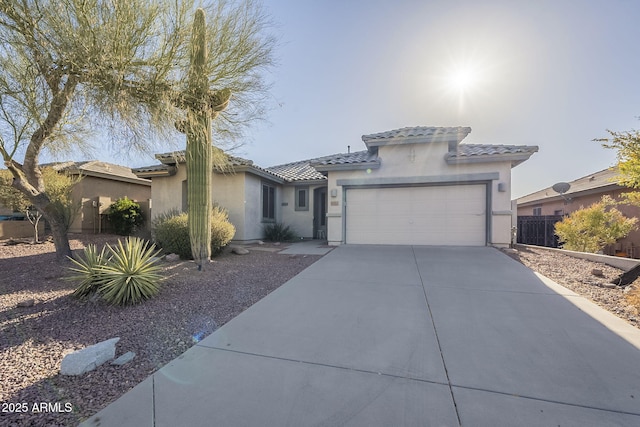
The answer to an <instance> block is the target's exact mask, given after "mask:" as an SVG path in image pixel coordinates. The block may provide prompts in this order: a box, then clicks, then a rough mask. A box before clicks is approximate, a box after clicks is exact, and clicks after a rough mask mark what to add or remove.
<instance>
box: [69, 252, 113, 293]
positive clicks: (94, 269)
mask: <svg viewBox="0 0 640 427" xmlns="http://www.w3.org/2000/svg"><path fill="white" fill-rule="evenodd" d="M105 249H106V248H105V247H103V248H102V250H101V251H100V252H98V249H97V248H96V245H88V246H87V247H86V248H84V259H83V258H80V259H78V260H75V259H73V258H69V259H70V260H71V262H73V263H74V264H75V267H69V270H71V271H72V272H73V273H72V274H71V275H70V276H68V277H66V279H67V280H70V281H74V282H79V285H78V288H77V289H76V290H75V291H73V296H75V297H77V298H87V297H88V296H90V295H91V294H93V293H94V292H96V291H97V290H98V286H99V285H100V283H99V278H100V268H101V267H103V266H104V265H106V263H107V256H106V255H105Z"/></svg>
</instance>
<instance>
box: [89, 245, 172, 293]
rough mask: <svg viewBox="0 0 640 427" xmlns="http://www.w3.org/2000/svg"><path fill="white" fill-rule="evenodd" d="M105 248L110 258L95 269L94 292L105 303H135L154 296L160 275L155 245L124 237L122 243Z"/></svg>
mask: <svg viewBox="0 0 640 427" xmlns="http://www.w3.org/2000/svg"><path fill="white" fill-rule="evenodd" d="M107 247H108V248H109V252H110V253H111V257H110V259H109V261H108V262H107V263H106V264H105V265H103V266H101V267H99V279H98V282H99V287H98V292H100V294H102V297H103V298H104V299H105V300H106V301H107V302H108V303H110V304H116V305H128V304H137V303H139V302H142V301H144V300H146V299H149V298H151V297H152V296H154V295H156V294H157V293H158V291H159V289H160V281H161V280H162V279H163V276H162V274H161V268H160V266H158V265H156V263H157V262H158V260H159V258H157V255H158V253H159V252H160V251H158V250H156V247H155V245H153V244H151V245H150V244H149V243H148V242H144V241H143V240H142V239H139V238H137V237H128V238H127V239H125V243H124V244H123V243H122V241H120V240H118V245H117V246H116V247H111V246H110V245H109V244H107Z"/></svg>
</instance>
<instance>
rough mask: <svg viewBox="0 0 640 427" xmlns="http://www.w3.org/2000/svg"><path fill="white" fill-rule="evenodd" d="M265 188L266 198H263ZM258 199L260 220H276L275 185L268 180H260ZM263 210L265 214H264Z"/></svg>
mask: <svg viewBox="0 0 640 427" xmlns="http://www.w3.org/2000/svg"><path fill="white" fill-rule="evenodd" d="M265 190H266V195H267V200H265ZM260 199H261V204H262V212H261V216H262V222H276V187H275V186H274V185H272V184H270V183H268V182H262V186H261V191H260ZM265 203H266V204H265ZM265 212H266V214H267V215H266V216H265ZM269 214H271V215H272V216H270V215H269Z"/></svg>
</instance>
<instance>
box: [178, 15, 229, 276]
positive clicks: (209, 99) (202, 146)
mask: <svg viewBox="0 0 640 427" xmlns="http://www.w3.org/2000/svg"><path fill="white" fill-rule="evenodd" d="M190 55H191V62H190V66H189V73H188V76H187V77H188V83H187V90H186V92H185V93H183V94H182V96H180V97H179V98H180V99H179V105H180V106H181V107H182V108H184V109H185V110H186V120H185V121H184V122H183V123H180V124H179V125H177V127H178V128H179V129H180V130H182V131H184V132H185V133H186V134H187V150H186V161H187V182H188V186H187V203H188V205H189V238H190V240H191V252H192V254H193V259H194V260H195V262H196V264H197V265H198V270H202V269H204V268H206V265H207V264H208V262H209V259H210V258H211V209H212V199H211V177H212V173H213V160H212V155H213V153H212V141H211V120H212V119H213V118H215V117H216V116H217V115H218V113H219V112H220V111H222V110H223V109H224V108H225V107H226V106H227V104H228V103H229V98H230V97H231V91H229V90H226V89H225V90H219V91H211V90H210V89H209V76H208V73H207V30H206V25H205V15H204V10H202V9H198V10H197V11H196V16H195V19H194V22H193V34H192V38H191V52H190Z"/></svg>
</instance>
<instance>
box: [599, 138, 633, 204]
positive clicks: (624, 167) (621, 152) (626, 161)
mask: <svg viewBox="0 0 640 427" xmlns="http://www.w3.org/2000/svg"><path fill="white" fill-rule="evenodd" d="M607 132H609V135H610V136H611V137H610V138H600V139H596V140H595V141H598V142H601V143H602V146H603V147H605V148H611V149H614V150H617V151H618V153H617V157H618V164H617V166H618V171H619V173H620V175H619V176H618V177H617V182H618V184H620V185H621V186H623V187H629V188H635V189H640V132H639V131H637V130H633V129H632V130H630V131H624V132H615V131H611V130H607ZM622 197H624V198H625V199H626V200H627V202H628V203H630V204H634V205H640V192H638V191H631V192H627V193H623V194H622Z"/></svg>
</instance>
